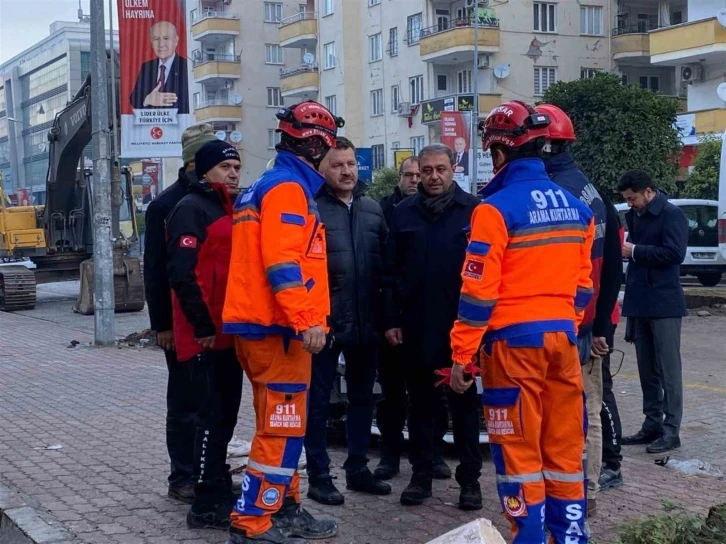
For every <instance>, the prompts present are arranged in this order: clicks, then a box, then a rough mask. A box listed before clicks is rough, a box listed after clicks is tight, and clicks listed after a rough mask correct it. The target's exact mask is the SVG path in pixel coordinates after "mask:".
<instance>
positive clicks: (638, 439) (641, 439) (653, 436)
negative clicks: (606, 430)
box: [620, 429, 660, 446]
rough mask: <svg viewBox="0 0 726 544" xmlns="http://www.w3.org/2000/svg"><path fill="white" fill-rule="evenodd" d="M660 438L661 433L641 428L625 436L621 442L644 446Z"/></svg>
mask: <svg viewBox="0 0 726 544" xmlns="http://www.w3.org/2000/svg"><path fill="white" fill-rule="evenodd" d="M659 438H660V433H654V432H648V431H644V430H643V429H640V430H639V431H638V432H637V433H635V434H634V435H631V436H624V437H623V440H622V441H621V442H620V443H621V444H622V445H623V446H644V445H645V444H650V443H651V442H653V441H654V440H658V439H659Z"/></svg>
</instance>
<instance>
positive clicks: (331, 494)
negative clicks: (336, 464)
mask: <svg viewBox="0 0 726 544" xmlns="http://www.w3.org/2000/svg"><path fill="white" fill-rule="evenodd" d="M308 499H312V500H314V501H315V502H319V503H320V504H327V505H328V506H340V505H341V504H343V503H344V502H345V499H344V498H343V495H342V494H341V493H340V491H338V488H337V487H335V486H334V485H333V479H332V478H331V477H330V476H328V477H326V478H319V479H315V480H310V481H309V483H308Z"/></svg>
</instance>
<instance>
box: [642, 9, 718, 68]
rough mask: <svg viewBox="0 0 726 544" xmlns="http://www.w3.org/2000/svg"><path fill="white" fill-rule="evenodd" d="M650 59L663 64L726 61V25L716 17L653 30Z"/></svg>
mask: <svg viewBox="0 0 726 544" xmlns="http://www.w3.org/2000/svg"><path fill="white" fill-rule="evenodd" d="M650 61H651V63H652V64H659V65H662V66H679V65H681V64H690V63H695V62H708V63H724V62H726V28H724V27H723V26H721V25H720V24H719V22H718V20H716V18H713V19H702V20H700V21H692V22H688V23H683V24H680V25H675V26H669V27H666V28H661V29H659V30H654V31H653V32H651V33H650Z"/></svg>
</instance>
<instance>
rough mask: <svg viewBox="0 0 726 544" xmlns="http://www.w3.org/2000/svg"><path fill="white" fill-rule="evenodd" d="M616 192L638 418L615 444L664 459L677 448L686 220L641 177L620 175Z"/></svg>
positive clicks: (638, 172)
mask: <svg viewBox="0 0 726 544" xmlns="http://www.w3.org/2000/svg"><path fill="white" fill-rule="evenodd" d="M618 190H619V191H620V192H621V193H622V195H623V198H625V200H626V201H627V202H628V205H629V206H630V211H628V213H627V214H626V215H625V220H626V222H627V224H628V241H627V242H625V243H624V244H623V257H624V258H626V259H629V261H630V262H629V264H628V272H627V276H626V279H625V299H624V301H623V315H624V316H625V317H627V318H628V322H629V323H628V331H627V332H626V337H629V338H632V340H634V341H635V351H636V355H637V357H638V371H639V373H640V386H641V388H642V390H643V414H645V421H644V422H643V426H642V428H641V429H640V431H638V432H637V433H636V434H635V435H633V436H626V437H624V438H623V441H622V443H623V445H624V446H630V445H636V444H649V445H648V447H647V448H646V451H647V452H648V453H663V452H666V451H670V450H672V449H674V448H678V447H680V445H681V440H680V437H679V432H680V427H681V418H682V416H683V376H682V369H681V321H682V319H683V316H685V315H687V311H686V301H685V297H684V294H683V288H682V287H681V280H680V265H681V263H682V262H683V259H684V258H685V256H686V248H687V246H688V220H687V219H686V215H685V214H684V213H683V210H681V209H680V208H679V207H677V206H674V205H673V204H671V203H670V202H668V197H667V196H666V195H665V193H663V192H661V191H659V190H658V189H657V188H656V186H655V184H654V183H653V182H652V181H651V179H650V176H648V174H647V173H645V172H643V171H641V170H631V171H629V172H626V173H625V174H624V175H623V177H622V178H621V179H620V183H619V184H618ZM664 415H665V418H664Z"/></svg>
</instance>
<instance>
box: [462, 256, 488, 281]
mask: <svg viewBox="0 0 726 544" xmlns="http://www.w3.org/2000/svg"><path fill="white" fill-rule="evenodd" d="M464 276H465V277H467V278H471V279H473V280H481V279H482V276H484V263H483V262H481V261H475V260H473V259H467V260H466V264H465V265H464Z"/></svg>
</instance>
